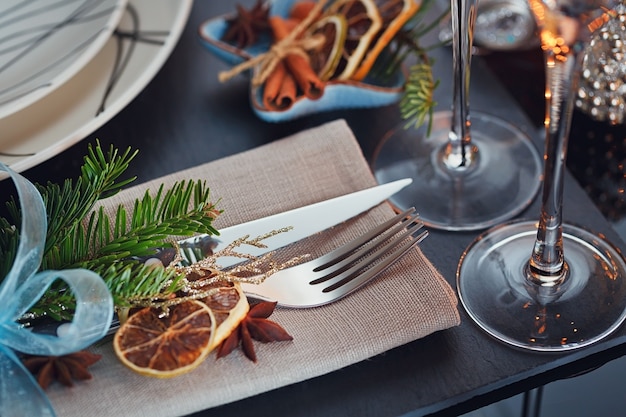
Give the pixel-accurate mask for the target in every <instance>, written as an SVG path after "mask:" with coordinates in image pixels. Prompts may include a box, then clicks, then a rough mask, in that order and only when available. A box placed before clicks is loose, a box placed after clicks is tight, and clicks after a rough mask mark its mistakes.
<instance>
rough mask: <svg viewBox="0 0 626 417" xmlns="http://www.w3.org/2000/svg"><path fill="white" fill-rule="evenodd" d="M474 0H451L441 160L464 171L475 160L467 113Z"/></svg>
mask: <svg viewBox="0 0 626 417" xmlns="http://www.w3.org/2000/svg"><path fill="white" fill-rule="evenodd" d="M477 5H478V1H477V0H451V16H452V61H453V80H452V83H453V86H452V121H451V124H452V126H451V128H450V133H449V140H448V143H447V145H446V146H445V149H444V151H443V156H442V159H443V163H444V164H445V166H446V167H448V168H449V169H450V170H452V171H464V170H466V169H468V168H469V167H470V166H471V165H472V163H475V162H476V159H477V156H478V154H477V152H478V151H477V149H476V148H475V147H474V146H472V143H471V135H470V126H471V122H470V116H469V87H470V66H471V60H472V40H473V37H474V36H473V31H474V21H475V20H476V8H477Z"/></svg>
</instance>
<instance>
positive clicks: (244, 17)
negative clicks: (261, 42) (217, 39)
mask: <svg viewBox="0 0 626 417" xmlns="http://www.w3.org/2000/svg"><path fill="white" fill-rule="evenodd" d="M235 7H236V8H237V14H236V15H235V16H234V17H233V18H231V19H227V20H226V23H227V25H228V27H227V29H226V32H224V35H223V36H222V40H223V41H224V42H231V43H234V44H235V45H236V46H237V48H245V47H247V46H250V45H253V44H255V43H256V41H257V40H258V38H259V34H260V33H262V32H263V31H265V30H268V29H269V27H270V25H269V11H270V8H269V4H267V3H265V2H264V1H263V0H257V2H256V4H255V5H254V6H253V7H251V8H250V9H246V8H245V7H243V6H241V5H240V4H237V5H236V6H235Z"/></svg>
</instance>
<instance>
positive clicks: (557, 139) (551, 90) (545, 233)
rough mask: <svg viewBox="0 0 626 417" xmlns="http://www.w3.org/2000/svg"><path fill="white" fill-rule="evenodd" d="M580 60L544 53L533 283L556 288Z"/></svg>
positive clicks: (562, 274) (563, 268)
mask: <svg viewBox="0 0 626 417" xmlns="http://www.w3.org/2000/svg"><path fill="white" fill-rule="evenodd" d="M576 58H577V57H576V56H575V54H570V55H569V56H566V57H563V56H557V55H555V54H554V53H553V52H552V51H551V50H546V51H545V52H544V60H545V68H546V91H545V96H546V119H545V126H546V137H545V139H546V143H545V155H544V175H543V179H544V183H543V194H542V200H541V215H540V218H539V227H538V230H537V239H536V241H535V245H534V247H533V251H532V256H531V258H530V262H529V272H530V273H529V274H528V276H529V278H530V279H531V281H533V282H535V283H537V284H540V285H543V286H552V285H557V284H559V283H560V282H562V281H563V280H564V279H565V278H566V275H567V265H565V259H564V255H563V231H562V224H563V176H564V174H565V156H566V154H567V138H568V136H569V130H570V125H571V119H572V111H573V104H574V100H573V93H574V90H575V86H576V85H577V76H578V71H576V69H577V59H576Z"/></svg>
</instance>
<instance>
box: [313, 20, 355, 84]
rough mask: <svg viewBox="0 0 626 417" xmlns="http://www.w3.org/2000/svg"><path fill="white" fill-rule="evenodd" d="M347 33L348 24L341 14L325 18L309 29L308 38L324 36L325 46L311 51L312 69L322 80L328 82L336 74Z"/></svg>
mask: <svg viewBox="0 0 626 417" xmlns="http://www.w3.org/2000/svg"><path fill="white" fill-rule="evenodd" d="M347 32H348V22H347V21H346V18H345V17H344V16H343V15H340V14H332V15H328V16H324V17H322V18H321V19H319V20H318V21H316V22H315V23H313V25H311V27H310V28H309V29H308V31H307V36H314V35H318V34H321V35H323V36H324V45H322V46H321V47H320V48H319V49H318V50H317V51H309V57H310V64H311V68H313V71H315V73H316V74H317V76H318V77H319V78H320V80H322V81H327V80H328V79H330V78H331V77H332V76H333V74H334V73H335V70H336V69H337V66H338V65H339V61H340V60H341V54H342V51H343V47H344V43H345V41H346V34H347Z"/></svg>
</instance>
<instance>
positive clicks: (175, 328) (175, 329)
mask: <svg viewBox="0 0 626 417" xmlns="http://www.w3.org/2000/svg"><path fill="white" fill-rule="evenodd" d="M214 338H215V317H214V315H213V312H212V311H211V309H210V308H209V307H207V305H206V304H204V303H202V302H200V301H197V300H189V301H184V302H182V303H180V304H176V305H174V306H172V307H170V309H169V314H167V315H166V316H163V311H162V310H161V309H157V308H150V307H147V308H144V309H142V310H140V311H138V312H137V313H135V314H133V315H131V316H130V317H129V318H128V320H127V321H126V322H125V323H124V324H123V325H122V326H121V327H120V328H119V329H118V331H117V332H116V333H115V337H114V339H113V348H114V350H115V354H116V355H117V357H118V358H119V359H120V360H121V361H122V363H123V364H124V365H126V366H128V367H129V368H130V369H132V370H134V371H136V372H138V373H140V374H142V375H147V376H153V377H157V378H169V377H173V376H176V375H180V374H183V373H185V372H189V371H191V370H192V369H194V368H196V367H197V366H198V365H199V364H200V363H202V361H203V360H204V359H205V358H206V357H207V355H208V354H209V352H210V351H211V346H212V343H213V339H214Z"/></svg>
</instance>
